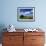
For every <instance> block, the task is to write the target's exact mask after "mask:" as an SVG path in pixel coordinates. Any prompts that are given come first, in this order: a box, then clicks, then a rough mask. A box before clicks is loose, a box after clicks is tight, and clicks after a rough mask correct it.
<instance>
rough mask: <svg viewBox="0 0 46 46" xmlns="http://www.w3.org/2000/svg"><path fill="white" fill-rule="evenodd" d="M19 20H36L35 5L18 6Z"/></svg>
mask: <svg viewBox="0 0 46 46" xmlns="http://www.w3.org/2000/svg"><path fill="white" fill-rule="evenodd" d="M17 21H21V22H34V21H35V7H18V8H17Z"/></svg>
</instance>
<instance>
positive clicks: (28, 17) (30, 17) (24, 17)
mask: <svg viewBox="0 0 46 46" xmlns="http://www.w3.org/2000/svg"><path fill="white" fill-rule="evenodd" d="M19 18H20V19H33V16H23V17H19Z"/></svg>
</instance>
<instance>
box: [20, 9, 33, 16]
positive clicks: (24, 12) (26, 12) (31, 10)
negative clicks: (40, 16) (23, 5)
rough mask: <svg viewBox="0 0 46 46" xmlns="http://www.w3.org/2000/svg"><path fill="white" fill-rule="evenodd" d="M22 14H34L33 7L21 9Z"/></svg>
mask: <svg viewBox="0 0 46 46" xmlns="http://www.w3.org/2000/svg"><path fill="white" fill-rule="evenodd" d="M20 15H24V16H32V15H33V9H20Z"/></svg>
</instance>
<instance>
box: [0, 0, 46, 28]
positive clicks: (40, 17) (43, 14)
mask: <svg viewBox="0 0 46 46" xmlns="http://www.w3.org/2000/svg"><path fill="white" fill-rule="evenodd" d="M0 4H1V15H0V25H1V24H2V25H5V26H7V25H9V24H13V25H14V26H15V27H16V28H29V27H30V28H36V27H39V26H41V27H44V28H46V21H45V20H46V5H45V4H46V0H0ZM17 7H35V22H18V21H17Z"/></svg>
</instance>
